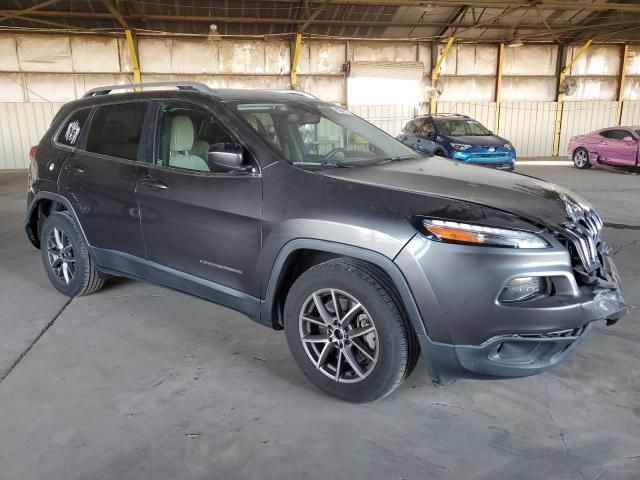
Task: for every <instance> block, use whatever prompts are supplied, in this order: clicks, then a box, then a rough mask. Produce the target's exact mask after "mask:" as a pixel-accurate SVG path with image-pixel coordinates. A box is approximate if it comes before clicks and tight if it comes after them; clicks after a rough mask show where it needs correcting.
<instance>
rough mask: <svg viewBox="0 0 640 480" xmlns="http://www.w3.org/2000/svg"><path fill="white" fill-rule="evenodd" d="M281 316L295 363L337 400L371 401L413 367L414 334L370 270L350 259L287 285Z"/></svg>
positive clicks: (320, 267) (381, 280)
mask: <svg viewBox="0 0 640 480" xmlns="http://www.w3.org/2000/svg"><path fill="white" fill-rule="evenodd" d="M284 314H285V333H286V337H287V343H288V344H289V349H290V350H291V353H292V355H293V357H294V359H295V361H296V363H297V364H298V366H299V367H300V368H301V369H302V371H303V372H304V374H305V375H306V376H307V377H308V378H309V379H310V380H311V382H313V383H314V384H315V385H316V386H318V387H319V388H320V389H322V390H324V391H325V392H327V393H329V394H331V395H333V396H335V397H338V398H340V399H342V400H346V401H348V402H353V403H366V402H371V401H374V400H378V399H380V398H382V397H384V396H386V395H388V394H389V393H391V392H392V391H393V390H395V389H396V388H397V387H398V386H399V385H400V383H401V382H402V380H403V379H404V378H405V377H406V376H407V375H408V374H409V373H410V371H411V370H412V368H413V366H414V365H415V362H416V359H417V356H418V347H417V340H416V336H415V333H414V332H413V330H412V329H411V327H410V325H409V324H408V321H407V320H406V316H405V315H404V313H403V311H402V307H401V305H399V303H398V300H397V299H396V296H395V294H394V292H393V288H392V287H391V286H390V285H389V284H388V283H387V281H386V280H385V278H384V277H383V276H382V274H381V273H380V272H379V271H377V270H376V269H375V267H371V266H369V265H367V264H362V263H359V262H357V261H354V260H350V259H336V260H331V261H328V262H325V263H322V264H320V265H316V266H315V267H313V268H311V269H309V270H307V271H306V272H305V273H303V274H302V275H301V276H300V277H299V278H298V279H297V280H296V281H295V283H294V284H293V286H292V287H291V290H290V291H289V294H288V296H287V301H286V305H285V312H284Z"/></svg>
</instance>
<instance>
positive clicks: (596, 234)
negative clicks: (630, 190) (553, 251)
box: [563, 210, 603, 273]
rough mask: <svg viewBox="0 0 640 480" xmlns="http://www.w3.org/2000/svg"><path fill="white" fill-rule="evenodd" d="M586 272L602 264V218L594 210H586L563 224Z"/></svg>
mask: <svg viewBox="0 0 640 480" xmlns="http://www.w3.org/2000/svg"><path fill="white" fill-rule="evenodd" d="M563 226H564V228H565V234H566V237H567V238H568V239H569V241H570V242H571V245H572V246H573V248H574V249H575V252H576V254H577V256H578V257H579V259H580V262H581V263H582V267H583V269H584V271H585V272H587V273H591V272H593V271H595V270H597V269H598V268H599V267H600V266H601V265H600V254H599V250H600V249H602V248H603V242H602V220H601V219H600V217H599V216H598V214H597V213H596V212H594V211H593V210H589V211H584V212H583V215H582V216H581V217H580V218H576V219H575V221H573V222H567V223H565V224H563Z"/></svg>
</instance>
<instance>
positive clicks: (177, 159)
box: [169, 115, 211, 172]
mask: <svg viewBox="0 0 640 480" xmlns="http://www.w3.org/2000/svg"><path fill="white" fill-rule="evenodd" d="M193 139H194V133H193V122H192V121H191V119H190V118H189V117H187V116H186V115H178V116H176V117H173V119H172V120H171V141H170V145H169V150H170V151H169V166H171V167H176V168H184V169H187V170H197V171H202V172H209V171H211V169H210V168H209V166H208V165H207V162H205V161H204V159H202V158H200V157H198V156H197V155H193V154H192V153H191V152H192V150H193Z"/></svg>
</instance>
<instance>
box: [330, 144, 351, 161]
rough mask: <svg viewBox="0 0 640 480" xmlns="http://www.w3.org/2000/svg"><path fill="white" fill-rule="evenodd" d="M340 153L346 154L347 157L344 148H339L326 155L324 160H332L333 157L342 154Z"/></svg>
mask: <svg viewBox="0 0 640 480" xmlns="http://www.w3.org/2000/svg"><path fill="white" fill-rule="evenodd" d="M340 152H342V153H344V154H345V156H346V154H347V151H346V150H345V149H344V148H342V147H338V148H334V149H333V150H331V151H330V152H329V153H327V154H326V155H325V157H324V158H325V159H326V160H331V159H332V158H333V157H335V156H336V155H337V154H338V153H340Z"/></svg>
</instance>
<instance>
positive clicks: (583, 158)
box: [573, 148, 591, 170]
mask: <svg viewBox="0 0 640 480" xmlns="http://www.w3.org/2000/svg"><path fill="white" fill-rule="evenodd" d="M573 164H574V165H575V166H576V168H579V169H580V170H586V169H587V168H590V167H591V163H590V162H589V154H588V153H587V151H586V150H585V149H584V148H576V149H575V151H574V152H573Z"/></svg>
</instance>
